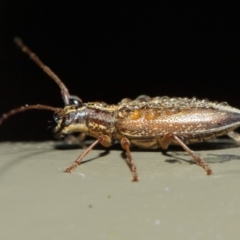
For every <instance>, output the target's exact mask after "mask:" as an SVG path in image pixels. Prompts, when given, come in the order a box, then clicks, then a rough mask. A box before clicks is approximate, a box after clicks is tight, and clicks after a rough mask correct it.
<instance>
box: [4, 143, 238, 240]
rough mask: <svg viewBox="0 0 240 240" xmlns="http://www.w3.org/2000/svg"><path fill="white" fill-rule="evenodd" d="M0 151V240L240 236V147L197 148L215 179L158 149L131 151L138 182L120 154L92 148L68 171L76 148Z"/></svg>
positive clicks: (27, 146) (19, 146) (32, 146)
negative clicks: (81, 162) (65, 170)
mask: <svg viewBox="0 0 240 240" xmlns="http://www.w3.org/2000/svg"><path fill="white" fill-rule="evenodd" d="M211 146H212V145H211ZM213 146H214V145H213ZM0 152H1V158H0V189H1V199H0V212H1V217H0V239H4V240H8V239H18V240H21V239H24V240H26V239H34V240H38V239H39V240H40V239H41V240H42V239H51V240H54V239H56V240H65V239H68V240H71V239H138V240H139V239H172V240H174V239H184V240H188V239H189V240H192V239H199V240H202V239H204V240H215V239H217V240H222V239H228V240H231V239H240V187H239V183H240V160H239V159H240V149H239V148H228V149H222V150H209V149H208V150H207V151H198V152H199V153H200V155H201V156H202V157H203V158H204V159H207V160H209V161H210V162H211V163H209V165H210V166H211V168H212V169H213V172H214V175H213V176H206V175H205V173H204V171H203V170H202V169H201V168H200V167H198V166H196V165H195V164H189V163H188V162H185V161H178V160H177V159H176V158H174V157H167V156H164V155H163V154H162V153H161V152H159V151H156V152H147V151H137V150H135V151H134V152H133V157H134V159H135V163H136V165H137V168H138V173H139V176H140V182H138V183H133V182H131V174H130V171H129V169H128V167H127V165H126V163H125V161H124V159H123V158H122V152H121V151H120V150H111V151H110V152H109V153H108V154H106V155H105V156H101V157H99V154H100V153H102V152H103V151H102V150H93V151H92V152H91V153H90V154H89V155H87V157H86V159H85V160H90V159H94V161H88V162H86V163H84V164H82V165H81V166H79V167H78V168H77V170H76V171H75V172H74V173H73V174H67V173H63V170H64V168H65V167H67V166H69V164H71V163H72V162H73V160H75V158H76V157H77V156H78V155H79V154H80V153H81V152H82V150H81V149H76V150H56V149H54V143H51V142H44V143H1V144H0ZM170 153H171V154H173V155H175V156H177V157H180V158H181V159H186V160H191V157H189V156H188V155H187V154H186V153H185V152H183V151H180V152H176V151H171V149H170ZM211 154H216V155H218V156H215V155H211ZM169 159H171V160H174V159H175V160H177V161H173V163H172V164H171V163H170V162H171V161H169V162H168V161H166V160H169Z"/></svg>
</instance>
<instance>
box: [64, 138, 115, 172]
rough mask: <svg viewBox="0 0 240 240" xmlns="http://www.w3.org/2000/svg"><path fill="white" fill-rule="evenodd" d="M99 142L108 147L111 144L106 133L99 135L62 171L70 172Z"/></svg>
mask: <svg viewBox="0 0 240 240" xmlns="http://www.w3.org/2000/svg"><path fill="white" fill-rule="evenodd" d="M98 143H101V144H102V145H103V146H105V147H109V146H110V145H111V139H110V137H109V136H107V135H101V136H99V137H98V138H97V140H96V141H95V142H93V143H92V144H91V145H90V146H89V147H88V148H87V149H86V150H85V151H84V152H83V153H82V154H81V155H80V156H79V157H78V158H77V159H76V160H75V161H74V163H73V164H72V165H71V166H70V167H68V168H66V169H65V171H64V172H68V173H70V172H72V171H73V170H74V169H75V168H76V167H77V166H78V165H80V164H81V162H82V160H83V158H84V157H85V156H86V155H87V154H88V153H89V152H90V151H91V150H92V149H93V148H94V147H95V146H96V145H97V144H98Z"/></svg>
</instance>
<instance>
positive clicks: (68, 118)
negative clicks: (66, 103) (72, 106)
mask: <svg viewBox="0 0 240 240" xmlns="http://www.w3.org/2000/svg"><path fill="white" fill-rule="evenodd" d="M74 117H75V114H74V112H70V113H68V114H67V115H66V116H65V121H64V125H65V126H68V125H70V124H71V123H72V121H73V120H74Z"/></svg>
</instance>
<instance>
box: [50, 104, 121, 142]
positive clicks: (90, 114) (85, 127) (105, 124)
mask: <svg viewBox="0 0 240 240" xmlns="http://www.w3.org/2000/svg"><path fill="white" fill-rule="evenodd" d="M116 108H117V107H116V105H108V104H105V103H99V102H93V103H91V102H90V103H84V104H82V105H81V106H74V105H68V106H66V107H65V108H64V112H65V114H64V116H60V117H59V119H58V121H57V123H58V124H57V126H56V128H55V129H54V132H55V133H57V134H58V135H60V136H61V135H66V134H71V133H75V132H82V133H85V134H86V135H89V136H92V137H95V138H96V137H98V136H100V135H108V136H109V137H110V138H112V134H113V132H114V123H115V110H116Z"/></svg>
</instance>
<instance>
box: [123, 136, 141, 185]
mask: <svg viewBox="0 0 240 240" xmlns="http://www.w3.org/2000/svg"><path fill="white" fill-rule="evenodd" d="M121 145H122V148H123V149H124V150H126V154H127V158H128V164H129V167H130V170H131V172H132V176H133V178H132V181H133V182H137V181H138V180H139V179H138V174H137V168H136V165H135V164H134V161H133V158H132V155H131V152H130V142H129V140H128V139H127V138H122V139H121Z"/></svg>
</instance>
